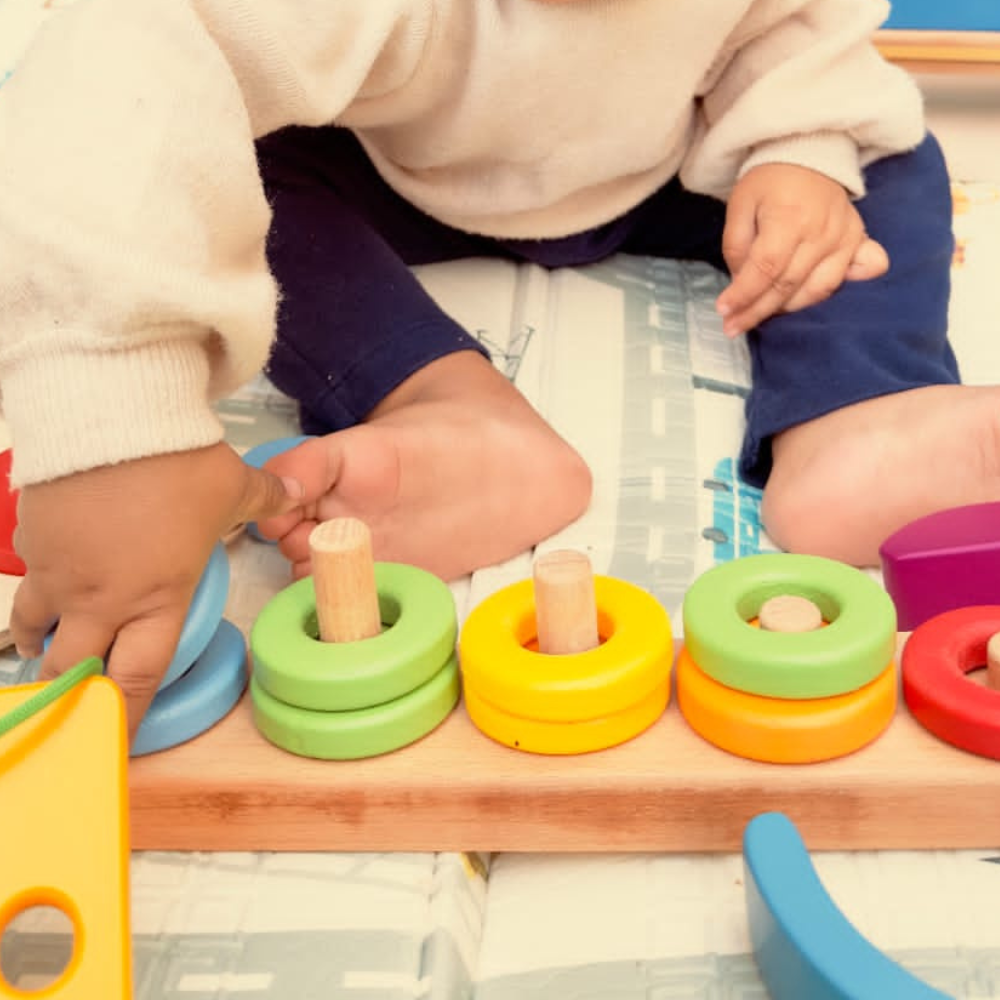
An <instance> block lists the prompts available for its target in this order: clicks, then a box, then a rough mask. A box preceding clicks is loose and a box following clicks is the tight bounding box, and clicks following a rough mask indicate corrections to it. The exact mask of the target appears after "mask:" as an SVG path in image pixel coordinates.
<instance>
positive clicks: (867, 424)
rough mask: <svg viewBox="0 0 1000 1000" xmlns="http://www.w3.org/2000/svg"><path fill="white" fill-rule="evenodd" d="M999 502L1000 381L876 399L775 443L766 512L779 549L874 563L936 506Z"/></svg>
mask: <svg viewBox="0 0 1000 1000" xmlns="http://www.w3.org/2000/svg"><path fill="white" fill-rule="evenodd" d="M996 500H1000V387H994V386H990V387H971V386H954V385H949V386H929V387H927V388H922V389H912V390H909V391H907V392H900V393H895V394H892V395H888V396H880V397H878V398H876V399H870V400H866V401H864V402H862V403H857V404H855V405H853V406H848V407H845V408H844V409H842V410H838V411H836V412H834V413H830V414H827V415H826V416H823V417H820V418H818V419H816V420H812V421H810V422H808V423H805V424H801V425H800V426H798V427H793V428H791V429H790V430H787V431H785V432H784V433H782V434H780V435H778V436H777V437H776V438H775V440H774V470H773V472H772V473H771V477H770V480H769V481H768V484H767V488H766V490H765V492H764V501H763V507H762V516H763V521H764V525H765V527H766V529H767V531H768V534H769V535H770V536H771V537H772V539H773V540H774V541H775V542H776V543H777V544H778V545H780V546H781V547H782V548H784V549H787V550H789V551H793V552H807V553H811V554H813V555H822V556H828V557H830V558H833V559H839V560H842V561H843V562H847V563H850V564H852V565H855V566H877V565H878V563H879V554H878V549H879V545H880V544H881V543H882V542H883V541H884V540H885V539H886V538H887V537H888V536H889V535H891V534H892V533H893V532H894V531H896V530H897V529H898V528H901V527H903V525H905V524H908V523H909V522H910V521H913V520H916V519H917V518H918V517H923V516H924V515H926V514H930V513H932V512H934V511H936V510H942V509H944V508H947V507H958V506H962V505H965V504H972V503H986V502H991V501H996Z"/></svg>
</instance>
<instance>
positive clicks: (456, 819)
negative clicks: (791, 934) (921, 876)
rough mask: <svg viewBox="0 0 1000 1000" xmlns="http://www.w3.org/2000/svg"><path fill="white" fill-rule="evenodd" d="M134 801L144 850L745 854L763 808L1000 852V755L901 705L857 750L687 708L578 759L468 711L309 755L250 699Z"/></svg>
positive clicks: (798, 819) (851, 838)
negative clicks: (510, 740)
mask: <svg viewBox="0 0 1000 1000" xmlns="http://www.w3.org/2000/svg"><path fill="white" fill-rule="evenodd" d="M131 810H132V846H133V848H135V849H164V850H213V851H219V850H273V851H312V850H324V851H448V850H456V851H457V850H483V851H738V850H740V847H741V838H742V835H743V829H744V827H745V825H746V824H747V822H748V821H749V820H750V819H751V818H752V817H753V816H755V815H757V814H758V813H760V812H763V811H766V810H778V811H781V812H784V813H785V814H787V815H788V816H789V817H790V818H791V819H792V820H793V821H794V822H795V824H796V825H797V826H798V827H799V829H800V830H801V832H802V835H803V837H804V838H805V840H806V842H807V843H808V844H809V845H810V848H811V849H813V850H850V849H857V850H860V849H879V848H881V849H909V848H987V849H996V848H998V847H1000V763H998V762H996V761H991V760H986V759H983V758H979V757H975V756H972V755H970V754H966V753H963V752H962V751H959V750H956V749H954V748H952V747H950V746H948V745H946V744H944V743H941V742H940V741H938V740H937V739H936V738H935V737H933V736H932V735H930V734H929V733H927V732H926V731H925V730H924V729H923V728H921V727H920V725H919V724H918V723H917V722H916V721H915V720H914V719H913V718H912V717H911V716H910V715H909V713H908V712H907V711H906V709H905V707H903V706H901V707H900V708H899V710H898V712H897V717H896V719H895V720H894V722H893V724H892V725H891V726H890V727H889V729H888V730H887V731H886V733H885V734H884V735H883V736H882V737H881V738H880V739H879V740H877V741H876V742H875V743H873V744H872V745H870V746H869V747H867V748H865V749H863V750H861V751H859V752H858V753H856V754H854V755H852V756H850V757H846V758H842V759H840V760H836V761H830V762H827V763H823V764H810V765H798V766H787V765H768V764H760V763H755V762H752V761H747V760H743V759H740V758H737V757H733V756H731V755H729V754H727V753H725V752H724V751H722V750H719V749H717V748H716V747H714V746H711V745H710V744H708V743H706V742H704V741H703V740H702V739H701V738H700V737H698V736H697V735H696V734H695V733H694V732H693V731H692V730H690V729H689V728H688V726H687V724H686V722H685V721H684V718H683V716H682V715H681V714H680V711H679V710H678V708H677V705H676V701H673V702H672V703H671V705H670V707H669V708H668V710H667V712H666V713H665V715H664V716H663V717H662V718H661V719H660V720H659V722H657V723H656V724H655V725H654V726H653V727H652V728H651V729H650V730H648V731H647V732H646V733H644V734H642V735H641V736H640V737H638V738H637V739H635V740H633V741H631V742H630V743H627V744H625V745H623V746H620V747H616V748H613V749H611V750H605V751H602V752H600V753H593V754H587V755H582V756H576V757H539V756H533V755H529V754H524V753H521V752H519V751H516V750H511V749H508V748H506V747H503V746H500V745H499V744H496V743H494V742H493V741H491V740H490V739H488V738H487V737H486V736H484V735H482V734H481V733H480V732H479V731H478V730H477V729H476V728H475V727H474V726H473V725H472V723H471V722H470V720H469V718H468V716H467V715H466V713H465V711H464V709H463V708H462V707H461V706H460V707H459V708H458V709H457V710H456V711H455V712H454V713H453V714H452V715H451V716H450V717H449V718H448V719H447V720H446V722H445V723H444V724H443V725H442V726H440V727H439V728H438V729H437V730H436V731H435V732H433V733H431V734H430V735H429V736H427V737H425V738H424V739H423V740H421V741H420V742H418V743H416V744H414V745H412V746H410V747H407V748H405V749H403V750H400V751H397V752H396V753H393V754H388V755H386V756H384V757H379V758H374V759H368V760H361V761H353V762H327V761H315V760H306V759H302V758H298V757H295V756H293V755H291V754H288V753H285V752H284V751H281V750H279V749H277V748H275V747H273V746H272V745H271V744H269V743H267V742H266V741H265V740H264V739H263V737H261V736H260V735H259V733H258V732H257V730H256V729H255V727H254V725H253V721H252V719H251V715H250V705H249V702H248V700H247V699H244V700H243V701H242V702H241V703H240V705H239V706H238V708H237V709H236V710H234V712H233V713H232V714H231V715H230V716H229V717H228V718H227V719H225V720H224V721H223V722H222V723H221V724H220V725H218V726H217V727H215V728H214V729H212V730H211V731H209V732H208V733H205V734H204V735H202V736H201V737H199V738H198V739H196V740H194V741H192V742H191V743H188V744H186V745H184V746H181V747H177V748H175V749H173V750H170V751H167V752H165V753H161V754H156V755H153V756H150V757H145V758H141V759H138V760H135V761H133V762H132V765H131Z"/></svg>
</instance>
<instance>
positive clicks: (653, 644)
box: [459, 550, 673, 754]
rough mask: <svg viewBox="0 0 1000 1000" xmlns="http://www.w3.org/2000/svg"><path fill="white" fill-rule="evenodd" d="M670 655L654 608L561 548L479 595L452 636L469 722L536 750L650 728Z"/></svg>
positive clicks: (663, 698) (577, 746)
mask: <svg viewBox="0 0 1000 1000" xmlns="http://www.w3.org/2000/svg"><path fill="white" fill-rule="evenodd" d="M672 660H673V638H672V634H671V629H670V619H669V617H668V615H667V613H666V611H665V610H664V609H663V607H662V605H660V604H659V602H658V601H656V599H655V598H654V597H653V596H652V595H651V594H649V593H648V592H646V591H645V590H642V589H641V588H640V587H637V586H635V585H634V584H631V583H627V582H625V581H624V580H616V579H613V578H611V577H605V576H597V577H594V576H593V574H592V572H591V567H590V561H589V560H588V559H587V558H586V556H585V555H583V554H581V553H574V552H569V551H562V550H559V551H554V552H550V553H547V554H545V555H543V556H540V557H539V558H538V560H537V561H536V563H535V572H534V579H533V580H523V581H521V582H519V583H515V584H513V585H512V586H510V587H507V588H505V589H503V590H501V591H498V592H497V593H495V594H493V595H492V596H490V597H488V598H487V599H486V600H485V601H483V602H482V603H481V604H480V605H479V606H478V607H477V608H475V609H474V610H473V611H472V613H471V614H470V615H469V616H468V618H467V619H466V622H465V625H464V627H463V629H462V634H461V636H460V638H459V662H460V663H461V667H462V675H463V683H464V694H465V706H466V709H467V711H468V713H469V717H470V718H471V719H472V721H473V723H475V725H476V726H477V727H478V728H479V729H480V730H481V731H482V732H484V733H485V734H486V735H487V736H490V737H492V738H493V739H494V740H496V741H497V742H499V743H503V744H505V745H507V746H509V747H513V748H515V749H518V750H525V751H529V752H533V753H539V754H577V753H586V752H589V751H593V750H603V749H605V748H607V747H611V746H615V745H617V744H619V743H624V742H625V741H627V740H630V739H632V738H633V737H635V736H637V735H638V734H639V733H641V732H643V731H644V730H645V729H647V728H649V726H651V725H652V724H653V723H654V722H655V721H656V720H657V719H658V718H659V717H660V716H661V715H662V714H663V711H664V710H665V709H666V707H667V703H668V701H669V699H670V665H671V662H672Z"/></svg>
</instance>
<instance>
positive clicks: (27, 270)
mask: <svg viewBox="0 0 1000 1000" xmlns="http://www.w3.org/2000/svg"><path fill="white" fill-rule="evenodd" d="M428 7H429V5H428V4H427V3H420V2H417V0H379V2H378V3H371V2H370V0H340V2H338V3H336V4H331V3H329V2H328V0H299V2H297V3H291V2H287V3H276V4H270V5H267V4H263V3H256V2H253V3H250V2H243V0H82V2H80V3H78V4H75V5H73V6H70V7H69V8H67V9H65V10H63V11H60V12H58V13H57V14H54V15H52V17H51V18H50V20H49V21H48V22H47V23H46V25H45V26H44V27H43V29H42V30H41V31H40V32H39V34H38V36H37V37H36V38H35V39H34V40H33V43H32V45H31V47H30V48H29V50H28V51H27V53H26V54H25V56H24V57H23V58H22V60H21V62H20V64H19V65H18V66H17V67H16V69H15V71H14V73H13V75H12V77H11V78H10V79H9V80H8V81H7V82H6V84H5V85H4V86H3V87H2V88H0V390H2V403H3V412H4V417H5V419H6V421H7V423H8V427H9V430H10V434H11V439H12V441H13V443H14V454H15V467H14V470H13V475H12V481H13V482H14V484H15V485H24V484H27V483H31V482H37V481H43V480H47V479H52V478H56V477H59V476H62V475H66V474H69V473H72V472H75V471H79V470H82V469H87V468H92V467H95V466H98V465H104V464H109V463H115V462H120V461H124V460H128V459H133V458H139V457H142V456H146V455H151V454H158V453H164V452H168V451H176V450H183V449H190V448H196V447H201V446H205V445H207V444H211V443H214V442H216V441H218V440H220V439H221V436H222V428H221V426H220V424H219V422H218V420H217V418H216V417H215V415H214V411H213V409H212V406H211V401H212V400H213V399H214V398H215V397H217V396H218V395H221V394H224V393H227V392H230V391H232V390H233V389H235V388H236V387H238V386H239V385H240V384H242V383H244V382H245V381H247V380H248V379H249V378H250V377H252V376H253V375H254V374H255V373H256V372H257V371H258V370H259V369H260V367H261V365H262V364H263V362H264V361H265V359H266V355H267V351H268V348H269V345H270V340H271V337H272V334H273V326H274V315H275V308H276V300H277V290H276V287H275V283H274V281H273V279H272V277H271V275H270V274H269V272H268V268H267V263H266V258H265V240H266V236H267V231H268V225H269V221H270V212H269V208H268V205H267V202H266V200H265V197H264V195H263V192H262V188H261V183H260V179H259V176H258V171H257V164H256V158H255V150H254V138H255V137H257V136H259V135H261V134H263V133H265V132H267V131H271V130H274V129H276V128H279V127H281V126H283V125H287V124H312V123H316V122H320V121H323V122H329V121H332V120H334V119H335V118H336V117H337V115H338V114H339V113H340V112H341V111H342V110H343V108H344V107H345V106H347V104H348V103H350V102H351V101H355V100H360V101H366V100H367V101H372V102H377V101H378V100H379V98H380V95H382V94H384V93H387V92H391V91H392V90H393V88H394V87H396V86H397V85H399V84H400V83H402V82H403V81H405V80H408V79H410V78H411V76H412V75H413V72H414V68H415V66H416V64H417V62H418V60H419V57H420V54H421V51H422V46H423V42H424V39H425V36H426V30H427V25H426V19H427V18H426V13H425V8H428Z"/></svg>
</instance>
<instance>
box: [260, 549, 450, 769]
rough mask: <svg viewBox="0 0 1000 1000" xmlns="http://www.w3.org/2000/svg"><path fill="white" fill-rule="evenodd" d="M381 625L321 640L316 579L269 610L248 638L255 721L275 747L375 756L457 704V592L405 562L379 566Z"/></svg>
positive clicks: (289, 590)
mask: <svg viewBox="0 0 1000 1000" xmlns="http://www.w3.org/2000/svg"><path fill="white" fill-rule="evenodd" d="M375 585H376V588H377V590H378V602H379V612H380V617H381V619H382V625H383V631H382V632H381V633H380V634H378V635H376V636H372V637H371V638H369V639H360V640H357V641H355V642H336V643H333V642H322V641H321V640H320V639H319V638H318V634H319V629H318V625H317V619H316V592H315V587H314V584H313V579H312V577H306V578H305V579H302V580H299V581H298V582H297V583H293V584H292V585H291V586H290V587H286V588H285V589H284V590H282V591H281V592H280V593H278V594H277V595H276V596H275V597H273V598H272V599H271V600H270V601H269V602H268V604H267V605H266V606H265V607H264V609H263V611H262V612H261V613H260V615H259V616H258V618H257V621H256V622H255V623H254V627H253V629H252V631H251V634H250V648H251V651H252V655H253V666H254V669H253V677H252V679H251V682H250V695H251V700H252V703H253V717H254V722H255V723H256V725H257V728H258V729H259V730H260V732H261V733H262V734H263V735H264V736H265V737H266V738H267V739H268V740H270V741H271V742H272V743H274V744H275V745H276V746H279V747H281V748H282V749H284V750H288V751H289V752H290V753H295V754H299V755H300V756H304V757H316V758H320V759H324V760H351V759H357V758H360V757H372V756H375V755H378V754H383V753H387V752H389V751H390V750H396V749H398V748H400V747H403V746H406V745H407V744H409V743H412V742H414V741H415V740H417V739H420V738H421V737H422V736H425V735H426V734H427V733H429V732H430V731H431V730H433V729H435V728H436V727H437V726H438V725H439V724H440V723H441V722H442V721H444V719H445V718H446V717H447V715H448V714H449V713H450V712H451V710H452V709H453V708H454V707H455V705H456V704H457V702H458V697H459V687H460V685H459V672H458V662H457V659H456V656H455V639H456V636H457V632H458V626H457V621H456V616H455V603H454V599H453V598H452V594H451V590H450V589H449V588H448V586H447V585H446V584H445V583H443V582H442V581H441V580H440V579H438V578H437V577H436V576H433V575H432V574H430V573H427V572H426V571H424V570H421V569H418V568H416V567H414V566H406V565H403V564H400V563H379V562H377V563H375Z"/></svg>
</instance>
